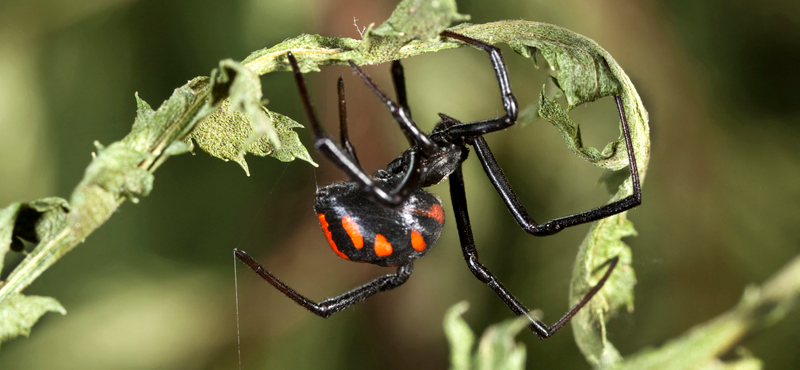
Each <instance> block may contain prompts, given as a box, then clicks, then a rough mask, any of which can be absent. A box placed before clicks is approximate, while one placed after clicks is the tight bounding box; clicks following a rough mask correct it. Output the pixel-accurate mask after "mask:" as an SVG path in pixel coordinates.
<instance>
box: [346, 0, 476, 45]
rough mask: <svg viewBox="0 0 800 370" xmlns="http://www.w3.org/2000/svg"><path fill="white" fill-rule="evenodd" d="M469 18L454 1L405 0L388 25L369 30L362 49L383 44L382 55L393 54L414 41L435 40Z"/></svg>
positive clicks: (365, 34) (397, 8)
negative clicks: (460, 12)
mask: <svg viewBox="0 0 800 370" xmlns="http://www.w3.org/2000/svg"><path fill="white" fill-rule="evenodd" d="M468 19H469V16H468V15H463V14H459V13H458V11H457V9H456V2H455V0H433V1H431V0H403V1H401V2H400V4H398V5H397V7H396V8H395V9H394V12H392V15H391V17H389V19H388V20H387V21H386V22H383V23H382V24H381V25H380V26H378V27H377V28H375V29H372V24H370V25H369V27H367V30H366V32H364V43H363V44H362V49H364V50H367V51H369V50H370V49H371V47H372V46H375V45H380V49H381V50H382V52H383V53H394V52H395V51H396V50H398V49H400V48H401V47H402V46H403V45H405V44H407V43H408V42H409V41H411V40H423V41H424V40H429V39H432V38H435V37H436V36H438V35H439V34H440V33H442V31H444V30H445V29H446V28H447V27H448V26H450V24H452V23H453V22H458V21H465V20H468Z"/></svg>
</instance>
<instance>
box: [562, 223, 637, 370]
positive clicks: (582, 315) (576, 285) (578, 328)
mask: <svg viewBox="0 0 800 370" xmlns="http://www.w3.org/2000/svg"><path fill="white" fill-rule="evenodd" d="M635 234H636V231H635V230H634V229H633V224H632V223H631V222H630V221H628V220H627V219H626V218H625V213H621V214H617V215H614V216H611V217H607V218H604V219H602V220H600V221H597V222H596V223H595V224H593V225H592V228H591V229H590V230H589V234H587V235H586V238H584V240H583V243H581V246H580V249H579V250H578V255H577V257H576V258H575V266H574V268H573V272H572V281H571V284H570V292H569V296H570V305H574V304H576V303H577V302H578V301H580V300H581V299H582V298H583V296H584V295H585V294H586V293H587V292H588V291H589V290H590V289H591V288H592V287H593V286H594V285H595V284H597V281H598V280H599V279H600V278H601V277H602V276H603V274H604V273H605V272H606V269H607V266H605V265H604V264H605V263H606V262H608V261H609V260H610V259H611V258H613V257H619V262H618V263H617V267H616V269H615V270H614V272H613V273H612V274H611V276H610V277H609V278H608V280H607V281H606V283H605V285H604V286H603V288H602V289H600V291H599V292H598V293H597V295H595V296H594V297H593V298H592V299H591V300H590V301H589V303H587V304H586V306H584V307H583V309H581V310H580V311H578V313H577V314H576V315H575V316H574V317H573V318H572V321H571V322H570V323H571V324H572V332H573V333H574V335H575V341H576V342H577V344H578V347H579V348H580V350H581V352H583V354H584V356H585V357H586V359H587V361H588V362H589V363H590V364H592V365H594V366H601V365H602V366H608V365H612V364H616V363H619V362H620V361H621V360H622V356H621V355H620V354H619V351H617V349H616V348H615V347H614V345H613V344H612V343H611V342H610V341H609V340H608V339H607V337H606V327H605V323H606V322H607V321H608V320H609V319H610V318H611V316H613V315H614V313H615V312H616V311H618V310H620V309H625V310H626V311H628V312H630V311H633V286H634V285H635V284H636V276H635V275H634V271H633V267H631V261H632V255H631V250H630V247H628V246H627V245H626V244H625V243H623V242H622V240H621V239H622V238H623V237H626V236H631V235H635Z"/></svg>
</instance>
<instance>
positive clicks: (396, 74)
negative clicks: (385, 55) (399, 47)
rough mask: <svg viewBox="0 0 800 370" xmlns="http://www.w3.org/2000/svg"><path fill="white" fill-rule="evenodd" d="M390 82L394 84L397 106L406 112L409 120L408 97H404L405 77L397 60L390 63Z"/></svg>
mask: <svg viewBox="0 0 800 370" xmlns="http://www.w3.org/2000/svg"><path fill="white" fill-rule="evenodd" d="M392 82H393V83H394V92H395V95H396V96H397V104H400V106H401V107H403V108H405V109H406V111H408V117H409V118H411V110H410V109H409V108H408V97H407V95H406V77H405V73H404V72H403V65H402V64H400V61H399V60H395V61H393V62H392Z"/></svg>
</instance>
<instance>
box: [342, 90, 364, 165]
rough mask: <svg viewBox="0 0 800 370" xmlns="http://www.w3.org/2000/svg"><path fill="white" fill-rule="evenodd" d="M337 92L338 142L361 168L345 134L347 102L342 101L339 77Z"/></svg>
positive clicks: (354, 150)
mask: <svg viewBox="0 0 800 370" xmlns="http://www.w3.org/2000/svg"><path fill="white" fill-rule="evenodd" d="M337 90H338V93H339V137H340V139H339V141H340V142H341V143H342V147H343V148H344V150H345V151H347V154H349V155H350V158H352V159H353V162H355V163H356V164H357V165H359V166H361V164H360V163H359V162H358V157H357V156H356V148H355V147H354V146H353V143H351V142H350V136H348V134H347V102H346V101H345V99H344V81H342V78H341V77H339V82H338V83H337Z"/></svg>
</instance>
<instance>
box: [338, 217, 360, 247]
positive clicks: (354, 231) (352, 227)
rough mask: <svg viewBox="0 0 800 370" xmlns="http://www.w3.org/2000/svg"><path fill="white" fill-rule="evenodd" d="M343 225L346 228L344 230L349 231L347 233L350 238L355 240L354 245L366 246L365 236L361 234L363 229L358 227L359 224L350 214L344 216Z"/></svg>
mask: <svg viewBox="0 0 800 370" xmlns="http://www.w3.org/2000/svg"><path fill="white" fill-rule="evenodd" d="M342 227H343V228H344V231H347V235H348V236H350V240H352V241H353V245H354V246H355V247H356V248H357V249H361V248H363V247H364V237H362V236H361V229H360V228H359V227H358V224H357V223H356V222H355V221H353V219H352V218H351V217H350V215H345V216H344V217H342Z"/></svg>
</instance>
